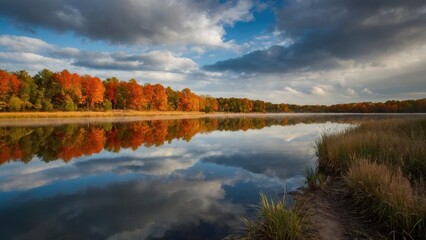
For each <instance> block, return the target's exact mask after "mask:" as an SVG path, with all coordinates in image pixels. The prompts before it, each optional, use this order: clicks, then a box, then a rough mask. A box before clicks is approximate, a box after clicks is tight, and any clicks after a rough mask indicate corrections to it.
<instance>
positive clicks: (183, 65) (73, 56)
mask: <svg viewBox="0 0 426 240" xmlns="http://www.w3.org/2000/svg"><path fill="white" fill-rule="evenodd" d="M0 47H2V48H3V51H1V50H2V49H1V48H0V62H1V63H4V64H3V67H8V68H11V69H10V70H19V69H26V70H28V71H32V72H38V71H40V70H41V69H43V68H50V69H52V68H53V69H52V70H54V71H59V70H62V69H64V68H67V69H71V70H72V69H76V70H78V71H79V73H83V72H87V69H90V70H91V72H93V70H98V71H104V70H108V71H109V72H108V73H109V74H106V77H111V76H112V75H110V74H111V73H114V74H115V72H111V71H122V72H129V73H131V74H130V75H129V78H135V77H142V78H143V79H145V80H148V79H149V80H154V81H166V82H167V81H181V80H184V79H186V78H187V75H188V74H191V73H194V72H199V69H198V65H197V64H196V63H195V62H194V61H193V60H192V59H190V58H187V57H182V56H179V55H177V54H175V53H173V52H171V51H168V50H162V51H160V50H152V51H147V52H143V53H139V54H137V53H127V52H124V51H121V52H96V51H86V50H80V49H77V48H70V47H64V48H62V47H58V46H55V45H52V44H49V43H46V42H44V41H43V40H40V39H37V38H31V37H23V36H13V35H0ZM81 68H84V69H86V71H84V70H82V69H81ZM99 73H100V74H102V73H101V72H99ZM103 74H105V73H103ZM119 75H120V74H119Z"/></svg>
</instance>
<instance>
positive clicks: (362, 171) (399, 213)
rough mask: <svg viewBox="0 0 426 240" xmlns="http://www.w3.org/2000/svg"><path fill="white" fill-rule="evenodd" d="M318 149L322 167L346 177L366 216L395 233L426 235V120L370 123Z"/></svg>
mask: <svg viewBox="0 0 426 240" xmlns="http://www.w3.org/2000/svg"><path fill="white" fill-rule="evenodd" d="M316 148H317V155H318V170H319V172H320V173H326V174H328V175H332V176H338V178H336V179H341V181H345V184H346V185H347V186H348V189H349V190H348V191H349V193H348V194H349V195H350V196H351V203H352V205H353V206H354V207H356V209H357V210H358V211H357V212H358V213H359V214H360V215H361V216H362V217H364V219H365V220H366V221H367V220H368V221H371V222H373V223H375V224H377V226H378V227H380V229H381V230H382V231H384V232H387V233H388V237H389V238H394V239H402V238H405V239H426V222H425V221H426V220H425V217H426V195H425V189H426V188H425V186H426V185H425V179H424V177H425V174H426V119H411V120H386V121H375V122H365V123H362V124H361V125H360V126H358V127H355V128H352V129H347V130H346V131H344V132H341V133H337V134H331V135H323V136H322V138H321V139H320V140H319V141H318V142H317V144H316Z"/></svg>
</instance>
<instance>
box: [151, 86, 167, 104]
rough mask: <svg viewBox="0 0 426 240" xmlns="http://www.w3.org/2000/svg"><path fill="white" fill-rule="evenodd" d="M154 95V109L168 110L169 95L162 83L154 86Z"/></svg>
mask: <svg viewBox="0 0 426 240" xmlns="http://www.w3.org/2000/svg"><path fill="white" fill-rule="evenodd" d="M153 91H154V95H153V98H152V100H151V101H152V109H153V110H158V111H166V110H167V107H168V96H167V92H166V89H165V88H164V87H163V86H162V85H161V84H155V85H154V86H153Z"/></svg>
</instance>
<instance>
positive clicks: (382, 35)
mask: <svg viewBox="0 0 426 240" xmlns="http://www.w3.org/2000/svg"><path fill="white" fill-rule="evenodd" d="M277 18H278V20H277V28H278V29H279V30H280V31H281V32H282V35H283V37H285V38H290V39H292V41H293V42H294V43H293V44H292V45H290V46H287V47H284V46H273V47H271V48H269V49H267V50H259V51H255V52H252V53H249V54H247V55H244V56H242V57H240V58H235V59H229V60H225V61H220V62H217V63H215V64H213V65H209V66H205V67H204V68H205V69H207V70H210V71H225V70H232V71H237V72H268V73H269V72H275V73H280V72H291V71H312V70H327V69H333V68H339V67H348V66H353V65H360V64H374V63H375V62H376V61H380V59H379V58H380V57H381V56H386V55H390V54H392V53H396V52H398V51H401V50H404V49H405V48H407V47H410V46H416V45H417V44H421V43H424V42H425V40H426V1H424V0H412V1H406V0H395V1H389V0H377V1H369V0H362V1H360V0H324V1H316V0H308V1H296V0H291V1H288V2H286V3H285V4H284V7H283V8H282V9H281V10H279V11H277ZM376 63H377V62H376Z"/></svg>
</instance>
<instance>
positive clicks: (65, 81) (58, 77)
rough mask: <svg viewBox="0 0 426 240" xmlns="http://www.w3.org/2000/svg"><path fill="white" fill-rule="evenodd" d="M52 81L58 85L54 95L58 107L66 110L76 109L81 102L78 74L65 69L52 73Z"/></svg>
mask: <svg viewBox="0 0 426 240" xmlns="http://www.w3.org/2000/svg"><path fill="white" fill-rule="evenodd" d="M54 81H55V82H56V83H57V84H58V85H59V92H58V93H56V94H55V96H54V101H55V102H56V103H57V104H58V107H60V108H61V109H63V110H66V111H72V110H76V109H77V106H78V104H80V103H82V102H83V98H82V97H83V95H82V92H81V78H80V76H79V75H78V74H76V73H73V74H71V73H70V72H69V71H68V70H66V69H65V70H63V71H62V72H59V73H55V74H54Z"/></svg>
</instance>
